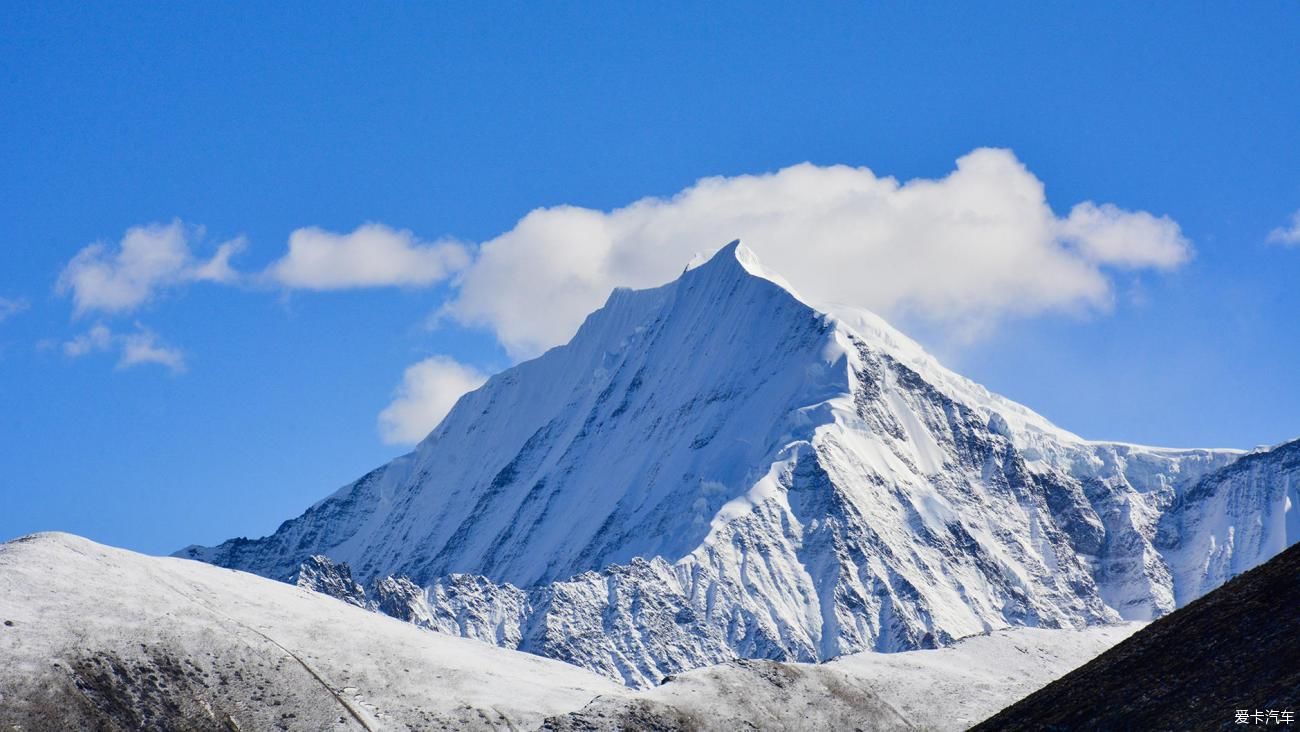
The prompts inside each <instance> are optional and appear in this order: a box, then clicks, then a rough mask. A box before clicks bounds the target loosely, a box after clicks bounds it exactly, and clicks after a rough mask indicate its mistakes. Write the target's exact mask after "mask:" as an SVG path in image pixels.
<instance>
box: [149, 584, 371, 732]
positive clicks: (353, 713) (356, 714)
mask: <svg viewBox="0 0 1300 732" xmlns="http://www.w3.org/2000/svg"><path fill="white" fill-rule="evenodd" d="M155 580H157V581H158V583H159V584H160V585H162V586H163V587H166V588H167V589H169V590H171V591H172V592H175V593H176V594H178V595H180V596H181V597H183V598H185V599H186V600H189V601H190V602H192V603H194V604H195V605H198V606H199V607H201V608H203V609H204V610H207V611H208V612H210V613H213V614H214V615H218V616H220V617H222V618H225V619H226V620H228V621H230V622H231V623H234V624H235V625H237V626H239V627H240V628H243V629H244V630H247V631H249V632H250V633H254V634H256V635H258V636H259V637H261V638H262V639H263V640H265V641H266V642H267V643H270V644H271V645H273V646H275V647H276V648H279V649H280V650H281V651H283V652H284V653H285V655H287V656H289V658H292V659H293V660H294V661H296V662H297V663H298V665H299V666H302V669H303V670H304V671H306V672H307V673H308V674H309V675H310V676H311V677H312V678H313V679H315V680H316V683H318V684H320V685H321V687H322V688H323V689H325V691H327V692H329V695H330V696H332V697H334V699H335V701H337V702H338V703H339V705H340V706H342V707H343V709H344V710H345V711H347V713H348V716H350V717H352V719H354V720H356V722H357V724H359V725H361V728H362V729H364V730H366V732H379V730H377V729H375V728H374V727H372V726H370V723H369V722H368V721H366V719H365V717H363V716H362V714H361V712H360V710H358V709H357V708H356V707H354V706H352V703H351V702H349V701H348V700H347V699H345V698H344V697H343V695H341V694H339V693H338V692H337V691H335V690H334V687H333V686H331V685H330V683H329V682H328V681H326V680H325V677H323V676H321V675H320V674H319V673H317V672H316V669H314V668H312V667H311V665H309V664H308V663H307V662H306V661H304V660H303V659H302V658H301V657H299V656H298V654H296V653H294V652H293V651H291V650H289V649H288V648H286V647H284V645H283V644H281V643H280V641H278V640H276V639H274V638H272V637H271V636H269V635H267V634H266V633H263V632H262V631H260V630H258V629H257V628H254V627H252V626H251V625H248V624H247V623H244V622H242V621H240V620H237V619H235V618H233V617H231V616H230V615H227V614H226V613H224V612H222V611H221V610H218V609H217V608H215V607H212V606H211V605H209V604H207V603H206V602H203V601H202V600H200V599H198V598H197V597H194V596H193V595H190V594H188V593H186V592H184V591H183V590H181V589H180V588H178V587H176V586H174V585H172V584H171V583H170V582H168V581H166V580H162V579H160V578H157V577H155Z"/></svg>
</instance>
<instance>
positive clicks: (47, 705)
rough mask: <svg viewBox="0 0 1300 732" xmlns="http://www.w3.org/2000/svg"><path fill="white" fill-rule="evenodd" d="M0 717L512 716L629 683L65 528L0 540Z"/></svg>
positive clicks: (497, 723)
mask: <svg viewBox="0 0 1300 732" xmlns="http://www.w3.org/2000/svg"><path fill="white" fill-rule="evenodd" d="M0 623H3V624H0V729H6V730H8V729H11V726H12V725H15V724H21V725H23V726H22V729H25V730H31V729H33V728H34V725H44V728H45V729H90V728H107V729H123V730H135V729H177V730H183V729H243V730H274V729H277V728H283V729H302V730H351V729H381V728H395V729H408V728H410V729H441V728H448V729H514V728H525V729H527V728H532V727H536V726H538V725H540V724H541V722H542V720H543V718H545V717H546V716H550V715H554V714H559V713H563V712H567V711H571V710H573V709H576V708H578V707H581V706H582V705H583V704H586V703H587V702H589V701H591V700H592V699H593V698H595V697H596V696H597V695H600V694H622V693H626V692H625V691H624V687H622V686H619V685H617V684H614V683H613V682H611V681H609V680H607V679H604V678H601V677H600V676H597V675H595V674H592V673H590V672H588V671H584V670H582V669H580V668H577V667H574V666H570V665H568V664H564V663H560V662H558V661H552V660H549V659H545V658H541V657H539V656H535V655H530V654H525V653H519V652H517V651H509V650H506V649H503V648H496V647H493V646H489V645H486V644H483V643H480V642H477V641H473V640H469V639H465V638H458V637H455V636H450V635H445V634H442V633H430V632H427V631H423V630H420V629H419V628H416V627H414V626H412V625H410V624H409V623H403V622H401V621H399V620H395V619H393V618H389V617H386V616H384V615H380V614H378V613H373V612H367V611H365V610H361V609H359V608H355V607H350V606H348V605H346V604H344V603H342V602H338V601H336V600H334V599H332V598H329V597H325V596H323V595H321V594H319V593H316V592H311V591H309V590H304V589H301V588H298V587H293V586H290V585H286V584H284V583H282V582H275V581H272V580H268V579H264V578H261V577H257V576H254V575H250V574H248V573H245V572H235V571H231V570H226V569H221V568H219V567H212V566H209V565H205V564H201V563H198V562H191V561H187V560H183V559H172V558H158V557H146V556H143V555H140V554H135V553H133V552H128V551H124V550H121V549H113V548H110V547H106V546H102V545H99V544H95V543H93V542H91V541H88V540H86V539H82V538H79V537H76V536H71V535H68V534H36V535H32V536H28V537H23V538H21V539H16V540H14V541H12V542H8V543H6V544H2V545H0Z"/></svg>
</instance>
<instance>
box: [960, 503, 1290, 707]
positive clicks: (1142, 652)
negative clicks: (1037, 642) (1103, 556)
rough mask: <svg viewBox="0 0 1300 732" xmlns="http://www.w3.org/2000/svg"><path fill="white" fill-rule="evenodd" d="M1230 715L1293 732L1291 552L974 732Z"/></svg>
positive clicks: (1158, 623) (1163, 620) (1149, 628)
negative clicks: (1242, 715)
mask: <svg viewBox="0 0 1300 732" xmlns="http://www.w3.org/2000/svg"><path fill="white" fill-rule="evenodd" d="M1293 510H1294V509H1293ZM1238 710H1242V711H1245V712H1247V713H1248V714H1249V715H1250V717H1249V718H1248V719H1247V720H1246V721H1245V722H1243V724H1247V725H1265V726H1270V727H1278V726H1282V725H1280V724H1279V723H1280V722H1282V721H1283V719H1284V718H1283V717H1282V716H1281V715H1282V713H1284V712H1289V713H1290V714H1291V715H1292V716H1291V718H1290V719H1291V723H1290V724H1287V725H1285V726H1286V728H1288V729H1294V728H1295V726H1296V721H1297V719H1298V718H1300V546H1293V547H1291V548H1290V549H1288V550H1286V551H1285V552H1283V553H1282V554H1280V555H1278V556H1277V557H1276V558H1274V559H1273V560H1271V561H1269V562H1268V563H1266V564H1264V565H1262V566H1259V567H1256V568H1255V569H1252V570H1251V571H1249V572H1247V573H1245V574H1243V575H1241V576H1240V577H1237V578H1236V579H1234V580H1232V581H1231V582H1228V583H1227V584H1226V585H1224V586H1223V587H1220V588H1219V589H1217V590H1215V591H1214V592H1211V593H1210V594H1208V595H1206V596H1205V597H1202V598H1201V599H1199V600H1197V601H1196V602H1193V603H1192V604H1190V605H1188V606H1187V607H1185V608H1183V609H1181V610H1179V611H1178V612H1175V613H1173V614H1171V615H1168V616H1166V617H1164V618H1161V619H1160V620H1157V621H1156V622H1154V623H1152V624H1151V625H1149V626H1147V627H1146V628H1145V629H1144V630H1142V631H1140V632H1138V633H1137V634H1135V635H1133V636H1132V637H1131V638H1129V639H1128V640H1126V641H1124V642H1122V643H1120V644H1119V645H1117V646H1115V647H1114V648H1112V649H1111V650H1109V651H1107V652H1106V653H1104V654H1102V655H1101V656H1100V657H1098V658H1096V659H1095V660H1093V661H1092V662H1090V663H1088V664H1086V665H1085V666H1083V667H1082V668H1080V669H1078V670H1076V671H1074V672H1073V673H1070V674H1068V675H1067V676H1065V677H1064V678H1062V679H1060V680H1059V681H1057V682H1055V683H1053V684H1051V685H1050V686H1047V687H1046V688H1044V689H1042V690H1041V691H1039V692H1037V693H1035V694H1032V695H1030V696H1029V697H1028V698H1026V699H1024V700H1023V701H1020V702H1018V703H1017V704H1015V705H1013V706H1012V707H1010V708H1009V709H1006V710H1004V711H1003V712H1001V713H1000V714H998V715H997V716H995V717H993V718H992V719H990V720H988V721H987V722H984V723H983V724H981V725H979V727H978V728H977V729H979V730H987V731H988V732H993V731H994V730H1044V729H1052V730H1126V729H1132V730H1192V729H1205V730H1212V729H1239V728H1240V727H1239V723H1238V721H1237V720H1238ZM1270 710H1271V711H1272V712H1274V714H1273V715H1272V716H1271V717H1270V715H1269V714H1268V713H1269V711H1270ZM1257 712H1258V713H1260V714H1262V715H1263V717H1262V719H1261V718H1256V717H1255V714H1256V713H1257Z"/></svg>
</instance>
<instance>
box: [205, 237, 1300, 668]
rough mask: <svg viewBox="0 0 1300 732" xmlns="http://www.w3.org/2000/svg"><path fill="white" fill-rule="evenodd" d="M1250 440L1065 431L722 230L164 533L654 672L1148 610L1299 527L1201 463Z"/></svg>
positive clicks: (486, 631)
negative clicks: (307, 569)
mask: <svg viewBox="0 0 1300 732" xmlns="http://www.w3.org/2000/svg"><path fill="white" fill-rule="evenodd" d="M1239 456H1240V453H1239V452H1237V451H1230V450H1168V449H1159V448H1146V447H1137V446H1131V445H1124V444H1114V443H1101V442H1091V441H1087V440H1083V439H1082V438H1079V437H1077V436H1075V435H1072V434H1070V433H1069V432H1066V431H1064V430H1061V429H1059V428H1057V427H1055V426H1053V425H1052V424H1050V423H1049V422H1048V421H1047V420H1046V419H1044V418H1043V417H1041V416H1039V415H1037V414H1035V413H1033V412H1032V411H1030V410H1029V409H1027V408H1025V407H1023V406H1021V405H1018V404H1016V403H1014V402H1011V401H1009V400H1007V399H1004V398H1002V397H999V396H997V395H994V394H991V393H989V392H988V391H987V390H986V389H984V388H983V387H981V386H979V385H978V384H975V383H973V382H971V381H969V380H967V379H964V378H962V377H961V376H958V375H957V374H954V373H953V372H951V371H948V370H947V369H945V368H943V367H942V366H940V365H939V364H938V363H937V362H935V361H934V359H933V358H931V357H930V356H928V355H927V354H925V353H924V352H923V351H922V350H921V349H920V347H919V346H917V345H916V344H915V343H913V342H912V341H910V340H908V339H907V338H906V337H905V336H903V335H901V334H899V333H898V332H897V331H895V330H893V329H892V328H890V327H889V326H888V325H887V324H885V323H884V322H882V321H880V320H879V319H878V318H876V317H875V316H873V315H871V314H870V313H865V312H861V311H847V310H834V312H832V311H831V310H828V309H818V308H815V307H813V306H810V305H808V304H806V303H805V302H804V301H802V300H800V299H799V297H798V296H797V295H795V294H794V293H792V292H791V291H790V290H789V288H788V287H786V286H784V285H783V284H781V280H780V278H779V277H777V276H776V275H773V274H771V273H768V272H765V271H764V270H763V269H762V268H761V266H760V265H758V263H757V262H755V261H754V260H753V257H752V255H750V254H749V253H748V252H747V251H746V250H744V249H743V247H738V246H737V245H732V246H730V247H727V248H725V249H724V250H723V251H722V252H720V253H719V254H718V255H716V256H715V257H714V258H713V259H712V260H710V261H708V262H707V263H705V264H703V265H702V266H700V267H698V268H696V269H692V270H688V271H687V272H685V273H684V274H683V275H682V277H681V278H679V279H678V280H677V281H675V282H672V283H670V284H668V285H665V286H663V287H660V288H656V289H652V290H643V291H636V292H633V291H628V290H617V291H615V292H614V293H613V295H611V297H610V299H609V302H608V303H607V304H606V305H605V306H604V307H603V308H602V309H600V310H598V311H597V312H595V313H593V314H592V315H591V316H589V317H588V319H587V321H586V322H585V323H584V324H583V326H582V328H581V329H580V330H579V332H578V333H577V335H576V336H575V337H574V339H573V340H572V341H571V342H570V343H569V344H567V345H565V346H561V347H559V348H555V349H552V350H551V351H549V352H547V353H546V354H545V355H543V356H542V357H540V358H538V359H535V360H533V361H529V362H526V363H523V364H520V365H519V366H516V367H514V368H512V369H509V370H507V371H505V372H503V373H501V374H499V375H497V376H496V377H493V378H492V379H490V380H489V381H488V383H487V384H485V385H484V386H483V387H481V388H480V389H478V390H476V391H474V392H472V393H470V394H467V395H466V396H465V397H463V398H462V399H461V400H460V401H459V402H458V403H457V405H456V407H455V408H454V409H453V410H452V411H451V413H450V414H448V416H447V418H446V419H445V420H444V421H443V422H442V424H440V425H439V426H438V428H437V429H435V430H434V431H433V433H432V434H430V435H429V437H428V438H426V439H425V440H424V442H422V443H421V444H420V445H419V446H418V447H417V448H416V450H415V451H414V452H412V453H410V454H408V455H405V456H403V457H401V458H398V459H397V460H395V461H393V462H392V463H390V464H388V465H386V466H384V467H381V468H379V469H377V470H375V471H373V472H371V473H369V474H368V475H366V476H364V477H363V478H361V479H360V480H358V481H357V482H356V483H353V484H352V485H349V486H346V487H344V488H343V489H341V490H340V491H338V492H337V493H335V494H334V495H332V496H330V497H329V498H326V499H325V500H323V501H321V502H320V503H317V504H316V505H315V506H312V507H311V508H310V509H308V510H307V512H306V513H304V514H303V515H302V516H300V517H298V518H296V519H293V520H290V521H288V522H286V523H285V524H283V525H282V526H281V527H280V529H279V530H278V531H276V533H275V534H273V535H271V536H269V537H266V538H263V539H258V540H247V539H235V540H231V541H229V542H226V543H225V544H222V545H220V546H217V547H211V548H203V547H190V548H188V549H185V550H183V551H182V552H180V553H179V554H180V555H181V556H186V557H190V558H196V559H202V560H204V561H208V562H212V563H215V564H219V565H222V566H228V567H235V568H239V569H244V570H248V571H252V572H256V573H259V574H263V575H265V576H268V577H274V578H278V579H284V580H289V579H293V578H295V577H297V578H299V579H300V578H301V576H302V573H301V572H300V569H299V566H300V564H301V563H302V562H303V561H304V560H306V559H307V558H309V557H311V556H313V555H318V554H319V555H324V556H327V557H329V558H331V560H332V561H335V562H346V563H348V564H350V565H351V567H352V570H353V571H355V572H356V574H357V577H358V579H359V580H360V581H361V582H362V583H364V584H366V585H367V586H368V587H371V588H372V589H371V590H370V594H369V595H368V599H367V600H366V602H367V603H369V604H370V605H371V606H372V607H378V608H381V609H383V610H384V612H387V613H389V614H392V615H395V616H397V617H401V618H405V619H408V620H411V621H413V622H416V623H418V624H421V625H425V626H428V627H433V628H437V629H440V630H446V631H450V632H456V633H460V634H462V635H466V636H470V637H474V638H480V639H483V640H487V641H491V642H494V643H498V644H501V645H506V646H509V647H512V648H519V649H522V650H526V651H531V652H533V653H539V654H542V655H546V656H550V657H553V658H559V659H563V660H566V661H570V662H572V663H576V664H578V665H581V666H584V667H586V668H589V669H593V670H596V671H598V672H600V673H602V674H605V675H607V676H610V677H611V678H616V679H619V680H622V681H624V682H625V683H628V684H632V685H641V686H644V685H652V684H654V683H656V682H657V681H658V680H659V679H661V678H662V677H664V676H666V675H668V674H672V673H676V672H678V671H681V670H683V669H688V668H693V667H696V666H700V665H704V664H708V663H716V662H720V661H725V660H729V659H732V658H737V657H741V658H762V659H772V660H797V661H816V660H825V659H829V658H832V657H835V656H837V655H841V654H845V653H850V652H854V651H859V650H879V651H898V650H906V649H914V648H927V647H933V646H938V645H944V644H947V643H949V642H951V641H952V640H953V639H955V638H960V637H963V636H967V635H970V634H974V633H979V632H983V631H986V630H989V629H991V628H1001V627H1007V626H1014V625H1028V626H1042V627H1070V626H1078V625H1083V624H1089V623H1099V622H1109V621H1115V620H1120V619H1136V620H1142V619H1150V618H1153V617H1157V616H1159V615H1161V614H1164V613H1167V612H1169V611H1171V610H1173V609H1174V608H1175V607H1177V606H1178V604H1180V603H1183V602H1186V601H1188V600H1190V599H1191V598H1193V597H1195V596H1197V595H1199V594H1201V593H1203V592H1205V591H1207V590H1208V589H1211V587H1212V586H1213V585H1214V584H1216V583H1217V582H1221V581H1222V580H1223V579H1224V578H1226V576H1227V575H1226V574H1225V572H1230V571H1234V569H1233V568H1236V567H1239V566H1243V565H1248V564H1253V563H1257V562H1258V561H1261V560H1263V559H1265V558H1267V555H1268V553H1269V552H1276V551H1277V550H1278V549H1280V548H1282V547H1284V546H1286V545H1288V544H1290V543H1292V542H1294V541H1295V540H1296V538H1297V536H1298V533H1297V531H1296V527H1295V513H1294V511H1293V510H1291V509H1289V508H1286V507H1285V506H1284V504H1283V503H1279V502H1278V500H1279V499H1278V496H1281V495H1282V494H1287V495H1290V494H1291V493H1293V492H1294V489H1293V487H1292V486H1293V485H1294V483H1287V484H1286V487H1282V488H1279V487H1277V484H1276V483H1275V480H1276V476H1269V477H1266V476H1263V475H1262V474H1261V476H1260V478H1259V480H1258V481H1257V482H1256V483H1252V484H1251V485H1254V486H1255V488H1254V489H1252V490H1253V492H1252V491H1248V490H1246V489H1244V488H1243V489H1226V488H1225V489H1222V490H1220V489H1218V488H1214V487H1212V486H1216V485H1219V481H1220V480H1222V478H1221V477H1219V476H1221V475H1223V474H1221V473H1218V472H1216V471H1219V470H1220V469H1222V468H1224V467H1225V466H1228V465H1229V464H1230V463H1232V462H1233V461H1234V460H1236V459H1237V458H1238V457H1239ZM1193 487H1195V489H1193ZM1223 490H1227V491H1228V493H1227V494H1225V493H1223ZM1228 494H1231V495H1232V496H1237V498H1232V499H1227V498H1224V499H1222V500H1231V501H1232V502H1233V506H1234V507H1233V508H1232V510H1230V511H1228V512H1227V513H1225V514H1224V516H1225V518H1224V521H1225V522H1226V523H1225V524H1223V525H1222V526H1220V525H1219V524H1215V526H1214V527H1213V528H1212V527H1210V526H1208V525H1204V524H1197V523H1195V522H1194V521H1193V520H1192V519H1191V516H1193V514H1195V513H1196V512H1197V511H1198V510H1200V509H1199V506H1200V505H1201V503H1202V502H1204V501H1217V500H1220V498H1218V497H1220V496H1224V495H1228ZM1294 503H1295V501H1294V500H1293V501H1292V504H1286V505H1293V504H1294ZM1279 511H1280V512H1281V513H1278V512H1279ZM1263 514H1268V515H1269V516H1270V517H1276V516H1281V515H1285V516H1286V517H1288V518H1285V519H1281V521H1282V523H1281V524H1280V525H1281V527H1282V528H1281V529H1277V530H1273V529H1270V531H1269V533H1268V534H1267V540H1264V539H1260V541H1259V542H1254V540H1253V539H1252V542H1254V543H1251V544H1250V547H1249V548H1248V549H1246V550H1244V551H1243V550H1242V549H1241V547H1242V543H1241V541H1240V540H1236V541H1234V542H1230V543H1229V545H1228V546H1226V547H1225V545H1224V542H1223V541H1222V540H1220V539H1216V540H1215V541H1214V542H1213V543H1212V544H1211V543H1209V542H1208V540H1207V539H1206V538H1205V537H1207V536H1209V535H1211V534H1213V533H1214V532H1215V531H1221V530H1223V527H1225V526H1237V525H1239V524H1240V523H1241V522H1253V521H1256V520H1259V517H1260V516H1261V515H1263ZM1269 520H1270V521H1274V523H1276V521H1277V520H1276V519H1275V518H1270V519H1269ZM1272 525H1273V524H1270V526H1272ZM1166 527H1168V528H1166ZM1158 536H1159V537H1162V538H1160V539H1159V540H1158V539H1157V537H1158ZM1261 536H1262V535H1261ZM1175 550H1176V551H1175ZM1167 555H1168V556H1167ZM1209 557H1217V558H1216V559H1214V562H1215V563H1216V564H1215V565H1214V566H1215V567H1218V566H1222V567H1224V568H1225V569H1224V571H1222V572H1220V571H1217V570H1216V571H1212V572H1199V573H1198V572H1197V571H1194V569H1195V567H1197V566H1199V563H1200V562H1202V560H1207V559H1208V558H1209ZM1171 558H1172V559H1171ZM1171 561H1174V564H1173V565H1171ZM386 578H387V579H386Z"/></svg>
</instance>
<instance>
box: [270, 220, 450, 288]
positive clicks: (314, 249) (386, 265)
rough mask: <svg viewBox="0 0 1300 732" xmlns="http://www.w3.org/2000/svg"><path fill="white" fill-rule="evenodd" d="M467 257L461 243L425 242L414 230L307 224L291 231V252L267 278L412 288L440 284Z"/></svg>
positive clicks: (285, 282) (294, 284) (301, 284)
mask: <svg viewBox="0 0 1300 732" xmlns="http://www.w3.org/2000/svg"><path fill="white" fill-rule="evenodd" d="M469 261H470V257H469V251H468V249H467V248H466V247H465V246H464V245H463V244H461V243H459V242H456V241H452V240H442V241H436V242H421V241H420V240H419V239H417V238H416V237H415V235H414V234H412V233H411V232H410V231H407V230H398V229H392V228H389V227H387V226H384V225H383V224H364V225H362V226H359V227H357V228H356V230H354V231H352V232H351V233H348V234H336V233H333V232H330V231H325V230H324V229H319V228H316V227H306V228H302V229H297V230H295V231H294V232H293V233H292V234H290V235H289V252H288V253H287V254H286V255H285V256H284V257H283V258H281V259H280V260H278V261H276V262H275V263H274V264H272V265H271V266H270V267H269V268H268V269H267V270H266V273H265V276H266V277H268V278H269V279H270V280H271V281H273V282H275V283H277V284H279V285H281V286H284V287H288V288H295V289H307V290H343V289H352V288H361V287H385V286H406V287H410V286H422V285H430V284H433V283H436V282H441V281H443V280H445V279H447V278H448V277H450V276H451V275H453V274H455V273H456V272H458V271H459V270H461V269H463V268H464V267H465V266H466V265H468V264H469Z"/></svg>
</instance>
